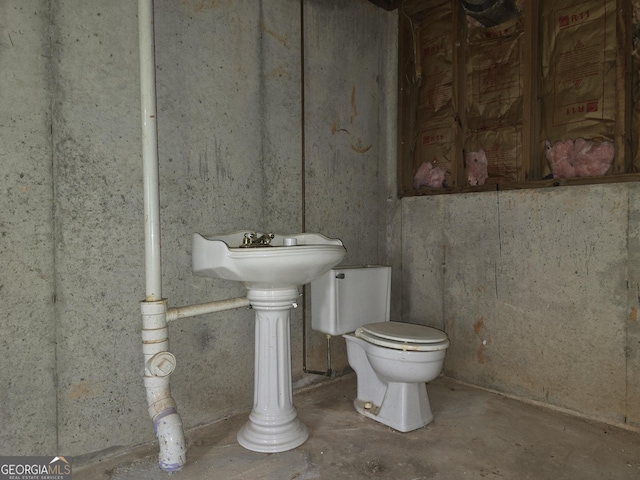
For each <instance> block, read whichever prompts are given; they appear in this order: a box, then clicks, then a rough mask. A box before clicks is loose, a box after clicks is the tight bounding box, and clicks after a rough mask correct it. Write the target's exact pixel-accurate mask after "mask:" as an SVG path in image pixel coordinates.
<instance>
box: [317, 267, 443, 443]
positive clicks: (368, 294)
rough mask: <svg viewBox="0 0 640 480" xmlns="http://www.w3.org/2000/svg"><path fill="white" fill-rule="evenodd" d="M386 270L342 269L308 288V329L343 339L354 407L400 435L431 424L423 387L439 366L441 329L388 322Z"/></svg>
mask: <svg viewBox="0 0 640 480" xmlns="http://www.w3.org/2000/svg"><path fill="white" fill-rule="evenodd" d="M390 280H391V268H390V267H386V266H362V267H342V268H337V269H334V270H331V271H329V272H327V273H326V274H325V275H323V276H322V277H320V278H319V279H317V280H314V281H313V282H312V283H311V315H312V322H311V323H312V325H311V328H312V329H314V330H318V331H320V332H323V333H325V334H328V335H342V336H343V338H344V339H345V341H346V345H347V358H348V361H349V365H350V366H351V368H353V370H354V371H355V373H356V377H357V398H356V399H355V400H354V402H353V403H354V407H355V409H356V411H357V412H359V413H361V414H362V415H364V416H366V417H369V418H371V419H373V420H376V421H378V422H380V423H383V424H385V425H388V426H390V427H392V428H394V429H396V430H398V431H400V432H408V431H411V430H415V429H417V428H421V427H423V426H425V425H427V424H428V423H430V422H431V421H432V420H433V414H432V412H431V406H430V404H429V398H428V396H427V388H426V383H427V382H430V381H432V380H433V379H435V378H436V377H437V376H438V375H439V374H440V372H441V371H442V367H443V364H444V358H445V353H446V349H447V347H448V346H449V340H448V337H447V335H446V333H444V332H443V331H441V330H438V329H435V328H431V327H426V326H423V325H416V324H410V323H403V322H392V321H389V312H390V303H389V301H390V293H391V288H390V286H391V285H390Z"/></svg>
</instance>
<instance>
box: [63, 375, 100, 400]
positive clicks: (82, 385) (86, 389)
mask: <svg viewBox="0 0 640 480" xmlns="http://www.w3.org/2000/svg"><path fill="white" fill-rule="evenodd" d="M96 393H97V391H96V387H95V386H93V385H91V384H90V383H89V382H87V381H84V380H82V381H80V382H78V383H76V384H75V385H71V388H69V391H68V392H67V398H68V399H69V400H85V399H87V398H91V397H94V396H95V395H96Z"/></svg>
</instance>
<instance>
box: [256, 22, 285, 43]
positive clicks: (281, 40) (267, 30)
mask: <svg viewBox="0 0 640 480" xmlns="http://www.w3.org/2000/svg"><path fill="white" fill-rule="evenodd" d="M262 30H264V31H265V32H266V33H268V34H269V35H271V36H272V37H273V38H275V39H276V40H277V41H278V42H280V43H281V44H282V45H286V44H287V39H286V38H285V37H283V36H282V35H280V34H278V33H276V32H274V31H273V30H270V29H268V28H267V26H266V25H265V24H264V22H262Z"/></svg>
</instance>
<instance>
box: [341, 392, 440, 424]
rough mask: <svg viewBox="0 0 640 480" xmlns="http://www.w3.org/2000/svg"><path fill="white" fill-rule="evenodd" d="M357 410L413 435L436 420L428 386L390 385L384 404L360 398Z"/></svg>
mask: <svg viewBox="0 0 640 480" xmlns="http://www.w3.org/2000/svg"><path fill="white" fill-rule="evenodd" d="M353 406H354V407H355V409H356V411H357V412H358V413H360V414H362V415H364V416H365V417H369V418H371V419H372V420H375V421H376V422H380V423H382V424H384V425H387V426H389V427H391V428H393V429H395V430H398V431H399V432H410V431H412V430H416V429H418V428H422V427H424V426H425V425H428V424H429V423H431V422H432V421H433V413H431V405H430V404H429V397H428V396H427V385H426V384H425V383H397V382H389V383H388V384H387V390H386V392H385V395H384V399H383V400H382V404H381V405H375V404H374V403H373V402H372V401H370V400H366V399H360V398H357V399H356V400H354V401H353Z"/></svg>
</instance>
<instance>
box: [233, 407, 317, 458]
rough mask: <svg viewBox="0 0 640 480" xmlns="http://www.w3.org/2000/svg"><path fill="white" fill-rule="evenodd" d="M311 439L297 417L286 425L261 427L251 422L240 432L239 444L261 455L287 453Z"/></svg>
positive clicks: (250, 420)
mask: <svg viewBox="0 0 640 480" xmlns="http://www.w3.org/2000/svg"><path fill="white" fill-rule="evenodd" d="M307 438H309V431H308V430H307V427H306V426H305V425H304V424H303V423H302V422H301V421H300V420H298V418H297V417H296V413H295V410H294V412H293V419H292V420H291V421H290V422H288V423H286V424H281V423H280V424H278V425H260V424H259V423H257V419H255V418H254V419H252V418H251V417H249V421H248V422H247V423H246V424H245V425H244V426H243V427H242V428H241V429H240V431H239V432H238V443H239V444H240V445H242V446H243V447H244V448H246V449H247V450H252V451H254V452H261V453H276V452H285V451H287V450H291V449H293V448H296V447H298V446H300V445H302V444H303V443H304V442H306V441H307Z"/></svg>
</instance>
